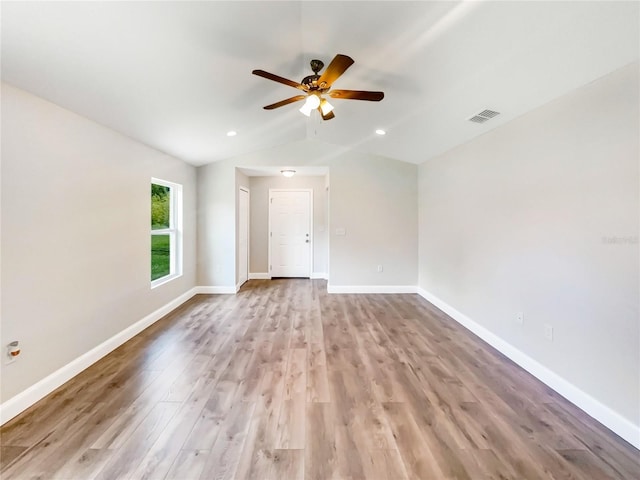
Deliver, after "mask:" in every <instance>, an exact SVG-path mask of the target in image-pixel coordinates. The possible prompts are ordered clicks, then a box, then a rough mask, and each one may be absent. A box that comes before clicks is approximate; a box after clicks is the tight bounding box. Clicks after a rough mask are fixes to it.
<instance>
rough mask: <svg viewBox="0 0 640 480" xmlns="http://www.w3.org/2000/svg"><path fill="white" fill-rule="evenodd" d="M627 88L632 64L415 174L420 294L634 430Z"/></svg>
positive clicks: (639, 417) (635, 196) (634, 83)
mask: <svg viewBox="0 0 640 480" xmlns="http://www.w3.org/2000/svg"><path fill="white" fill-rule="evenodd" d="M638 85H639V78H638V64H637V63H635V64H632V65H630V66H628V67H625V68H623V69H621V70H619V71H616V72H614V73H612V74H610V75H608V76H606V77H604V78H602V79H599V80H597V81H596V82H593V83H591V84H589V85H587V86H584V87H582V88H580V89H578V90H576V91H574V92H573V93H571V94H569V95H566V96H564V97H562V98H560V99H558V100H555V101H553V102H551V103H549V104H547V105H545V106H543V107H541V108H539V109H537V110H534V111H532V112H530V113H528V114H527V115H524V116H522V117H520V118H518V119H516V120H514V121H513V122H510V123H509V124H507V125H504V126H503V127H500V128H498V129H496V130H494V131H491V132H489V133H487V134H486V135H483V136H482V137H479V138H477V139H476V140H473V141H472V142H470V143H467V144H465V145H462V146H460V147H458V148H456V149H454V150H452V151H450V152H448V153H446V154H444V155H442V156H440V157H439V158H436V159H434V160H432V161H428V162H426V163H424V164H423V165H421V167H420V214H419V215H420V221H419V223H420V278H419V285H420V287H421V288H423V289H425V290H426V291H427V292H430V293H431V294H433V295H435V296H436V297H438V298H440V299H441V300H443V301H444V302H446V303H447V304H449V305H450V306H452V307H454V308H455V309H457V310H458V311H460V312H462V313H463V314H464V315H466V316H468V317H470V318H471V319H472V320H474V321H475V322H477V323H479V324H480V325H481V326H483V327H485V328H486V329H488V330H489V331H491V332H492V333H494V334H495V335H497V336H499V337H501V338H502V339H504V340H506V341H507V342H508V343H510V344H511V345H512V346H514V347H516V348H517V349H519V350H520V351H521V352H524V353H525V354H526V355H528V356H529V357H531V358H533V359H535V360H537V361H538V362H539V363H541V364H542V365H543V366H545V367H547V368H548V369H550V370H551V371H553V372H555V373H557V374H558V375H560V376H561V377H562V378H564V379H565V380H567V381H568V382H570V383H571V384H573V385H574V386H575V387H577V388H579V389H580V390H582V391H583V392H585V393H586V394H587V395H588V396H591V397H592V398H594V399H595V400H597V401H598V402H600V403H601V404H604V405H605V406H606V407H608V408H609V409H611V410H613V411H614V412H616V413H617V414H619V415H621V416H622V417H623V418H625V419H627V420H629V421H630V422H633V424H635V425H636V426H638V425H640V330H639V328H640V327H639V324H640V321H639V319H640V312H639V303H640V298H639V289H640V284H639V248H638V247H639V246H638V234H639V232H638V229H639V212H640V203H639V184H638V182H639V178H640V176H639V168H638V159H639V158H640V151H639V147H638V136H639V132H640V125H639V121H638V117H639V112H638V105H639V100H640V99H639V96H638ZM523 94H525V93H523ZM614 242H615V243H614ZM519 311H521V312H524V324H523V325H519V324H517V323H516V322H515V321H514V319H515V313H516V312H519ZM544 324H549V325H551V326H553V329H554V330H553V333H554V338H553V341H552V342H550V341H548V340H546V339H545V337H544V335H543V333H544V328H543V325H544Z"/></svg>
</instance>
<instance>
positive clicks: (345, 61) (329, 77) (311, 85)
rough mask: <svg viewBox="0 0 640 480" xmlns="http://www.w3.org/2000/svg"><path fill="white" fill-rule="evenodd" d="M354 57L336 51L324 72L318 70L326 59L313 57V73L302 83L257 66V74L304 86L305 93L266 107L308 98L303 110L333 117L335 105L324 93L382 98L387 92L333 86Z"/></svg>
mask: <svg viewBox="0 0 640 480" xmlns="http://www.w3.org/2000/svg"><path fill="white" fill-rule="evenodd" d="M353 63H354V62H353V59H352V58H351V57H348V56H347V55H342V54H338V55H336V56H335V57H334V58H333V60H331V63H330V64H329V66H328V67H327V68H326V70H325V71H324V72H323V73H322V75H320V74H318V72H319V71H320V70H322V67H324V63H323V62H322V61H320V60H311V70H313V75H308V76H306V77H304V78H303V79H302V81H301V82H300V83H297V82H294V81H293V80H288V79H286V78H283V77H280V76H278V75H274V74H273V73H269V72H265V71H264V70H254V71H253V72H251V73H253V74H254V75H258V76H259V77H264V78H266V79H269V80H273V81H274V82H278V83H282V84H284V85H289V86H290V87H293V88H297V89H298V90H302V91H303V92H304V94H301V95H296V96H295V97H291V98H287V99H286V100H281V101H279V102H276V103H272V104H271V105H267V106H266V107H264V109H265V110H273V109H274V108H279V107H283V106H284V105H289V104H290V103H294V102H298V101H300V100H306V101H305V103H304V105H303V106H302V108H301V109H300V112H302V113H303V114H305V115H306V116H307V117H308V116H310V115H311V111H312V110H315V109H317V110H318V111H319V112H320V115H322V119H323V120H331V119H332V118H334V117H335V115H334V113H333V105H331V104H330V103H329V102H328V101H327V99H325V98H323V95H328V96H329V97H331V98H337V99H343V100H368V101H370V102H379V101H380V100H382V99H383V98H384V92H370V91H365V90H331V85H332V84H333V82H334V81H336V80H337V79H338V78H339V77H340V76H341V75H342V74H343V73H344V72H345V71H346V70H347V68H349V67H350V66H351V65H353Z"/></svg>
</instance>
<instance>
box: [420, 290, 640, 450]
mask: <svg viewBox="0 0 640 480" xmlns="http://www.w3.org/2000/svg"><path fill="white" fill-rule="evenodd" d="M417 292H418V295H420V296H421V297H422V298H424V299H425V300H427V301H428V302H429V303H431V304H433V305H434V306H436V307H438V308H439V309H440V310H442V311H443V312H444V313H446V314H447V315H449V316H450V317H451V318H453V319H454V320H455V321H456V322H458V323H459V324H460V325H462V326H463V327H465V328H466V329H467V330H470V331H471V332H472V333H474V334H475V335H477V336H478V337H480V338H481V339H482V340H484V341H485V342H487V343H488V344H489V345H491V346H492V347H493V348H495V349H496V350H498V351H499V352H500V353H502V354H503V355H505V356H506V357H508V358H510V359H511V360H512V361H514V362H515V363H517V364H518V365H519V366H520V367H522V368H523V369H524V370H526V371H527V372H529V373H530V374H531V375H533V376H534V377H536V378H537V379H538V380H540V381H541V382H542V383H544V384H545V385H547V386H548V387H550V388H551V389H553V390H554V391H555V392H557V393H558V394H560V395H562V396H563V397H564V398H566V399H567V400H569V401H570V402H571V403H573V404H574V405H575V406H576V407H578V408H580V409H581V410H583V411H584V412H585V413H587V414H588V415H589V416H591V417H593V418H594V419H595V420H597V421H598V422H600V423H601V424H602V425H604V426H605V427H607V428H608V429H610V430H611V431H613V432H614V433H616V434H617V435H619V436H620V437H622V438H623V439H625V440H626V441H627V442H629V443H630V444H631V445H633V446H634V447H635V448H637V449H639V450H640V426H638V425H635V424H634V423H633V422H631V421H629V420H627V419H626V418H624V417H623V416H622V415H620V414H619V413H617V412H615V411H614V410H612V409H611V408H609V407H607V406H606V405H604V404H602V403H600V402H599V401H598V400H596V399H595V398H593V397H592V396H591V395H589V394H588V393H586V392H584V391H582V390H580V389H579V388H578V387H576V386H575V385H573V384H572V383H570V382H569V381H567V380H566V379H564V378H562V377H561V376H560V375H558V374H557V373H555V372H553V371H552V370H550V369H549V368H547V367H545V366H544V365H542V364H541V363H539V362H538V361H536V360H534V359H533V358H531V357H530V356H528V355H527V354H525V353H523V352H522V351H520V350H518V349H517V348H516V347H514V346H513V345H511V344H510V343H508V342H507V341H505V340H503V339H502V338H500V337H499V336H497V335H496V334H494V333H492V332H491V331H489V330H488V329H486V328H485V327H483V326H482V325H480V324H479V323H477V322H475V321H474V320H472V319H471V318H469V317H467V316H466V315H465V314H463V313H461V312H459V311H458V310H456V309H455V308H454V307H452V306H451V305H449V304H448V303H446V302H445V301H443V300H441V299H440V298H438V297H436V296H435V295H433V294H432V293H430V292H427V291H426V290H424V289H423V288H418V289H417Z"/></svg>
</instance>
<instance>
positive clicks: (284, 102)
mask: <svg viewBox="0 0 640 480" xmlns="http://www.w3.org/2000/svg"><path fill="white" fill-rule="evenodd" d="M305 98H307V96H306V95H296V96H295V97H291V98H287V99H286V100H281V101H279V102H276V103H272V104H271V105H267V106H266V107H264V109H265V110H273V109H274V108H279V107H284V106H285V105H289V104H290V103H293V102H298V101H300V100H304V99H305Z"/></svg>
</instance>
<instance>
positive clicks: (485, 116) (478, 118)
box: [468, 109, 500, 123]
mask: <svg viewBox="0 0 640 480" xmlns="http://www.w3.org/2000/svg"><path fill="white" fill-rule="evenodd" d="M496 115H500V112H496V111H494V110H488V109H485V110H483V111H481V112H480V113H476V114H475V115H473V116H472V117H470V118H468V120H469V121H470V122H474V123H484V122H486V121H487V120H491V119H492V118H493V117H495V116H496Z"/></svg>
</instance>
